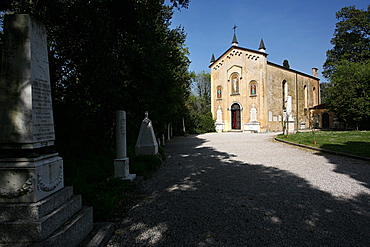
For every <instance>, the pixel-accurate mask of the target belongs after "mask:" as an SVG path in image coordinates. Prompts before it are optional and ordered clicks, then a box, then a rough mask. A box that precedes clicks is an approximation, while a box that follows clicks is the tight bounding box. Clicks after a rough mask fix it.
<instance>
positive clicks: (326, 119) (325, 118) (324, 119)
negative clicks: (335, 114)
mask: <svg viewBox="0 0 370 247" xmlns="http://www.w3.org/2000/svg"><path fill="white" fill-rule="evenodd" d="M321 124H322V128H323V129H329V113H327V112H324V113H323V114H322V123H321Z"/></svg>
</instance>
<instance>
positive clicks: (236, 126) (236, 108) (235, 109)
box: [231, 103, 241, 130]
mask: <svg viewBox="0 0 370 247" xmlns="http://www.w3.org/2000/svg"><path fill="white" fill-rule="evenodd" d="M240 110H241V107H240V105H239V104H238V103H234V104H232V105H231V129H233V130H240V129H241V124H240V122H241V119H240V115H241V114H240Z"/></svg>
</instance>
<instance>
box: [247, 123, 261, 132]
mask: <svg viewBox="0 0 370 247" xmlns="http://www.w3.org/2000/svg"><path fill="white" fill-rule="evenodd" d="M244 132H247V133H258V132H261V124H260V123H259V122H249V123H245V124H244Z"/></svg>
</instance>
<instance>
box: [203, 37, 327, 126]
mask: <svg viewBox="0 0 370 247" xmlns="http://www.w3.org/2000/svg"><path fill="white" fill-rule="evenodd" d="M267 55H268V54H267V53H266V48H265V45H264V42H263V40H262V39H261V43H260V47H259V49H258V50H252V49H247V48H242V47H239V46H238V41H237V39H236V36H235V34H234V38H233V42H232V46H231V47H230V48H229V49H228V50H227V51H225V52H224V53H223V54H222V55H221V56H220V57H218V58H217V59H215V57H214V55H212V59H211V65H210V66H209V67H210V70H211V111H212V115H213V118H214V119H215V120H216V123H215V124H216V130H217V131H218V132H222V131H233V130H235V131H244V132H266V131H282V130H284V131H287V133H292V132H294V131H296V130H298V129H305V128H309V125H310V122H312V121H311V117H310V108H312V107H314V106H316V105H318V104H319V103H320V82H319V79H318V78H317V77H318V70H317V69H316V68H313V69H312V74H311V75H308V74H305V73H302V72H299V71H296V70H293V69H290V68H289V67H288V66H281V65H278V64H275V63H272V62H270V61H268V60H267Z"/></svg>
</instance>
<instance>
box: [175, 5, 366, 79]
mask: <svg viewBox="0 0 370 247" xmlns="http://www.w3.org/2000/svg"><path fill="white" fill-rule="evenodd" d="M368 4H370V2H369V1H366V0H320V1H319V0H306V1H300V0H263V1H256V0H253V1H252V0H191V2H190V4H189V8H188V9H181V10H180V11H179V10H175V14H174V16H173V18H172V27H176V26H180V25H181V26H183V27H184V29H185V32H186V33H187V38H186V46H187V47H188V48H189V51H190V55H189V58H190V60H191V61H192V63H191V65H190V70H191V71H195V72H197V73H198V72H201V71H202V70H204V71H207V72H209V68H208V66H209V62H210V59H211V56H212V54H213V53H214V54H215V57H216V59H217V58H218V57H219V56H220V55H222V53H224V52H225V51H226V50H227V49H228V48H230V46H231V41H232V38H233V29H232V28H233V26H234V25H236V26H237V29H236V35H237V38H238V42H239V46H241V47H244V48H249V49H253V50H258V47H259V43H260V40H261V38H263V40H264V43H265V45H266V53H268V54H269V55H268V57H267V59H268V60H269V61H270V62H273V63H277V64H280V65H282V63H283V60H285V59H287V60H288V61H289V64H290V68H292V69H295V70H298V71H301V72H304V73H307V74H311V68H313V67H316V68H318V69H319V72H320V74H319V78H320V79H321V82H326V79H325V78H323V77H322V75H321V72H322V70H323V68H322V65H323V64H324V62H325V60H326V51H327V50H329V49H331V48H332V45H331V44H330V40H331V38H332V37H333V34H334V30H335V24H336V23H337V22H338V20H337V19H336V18H335V13H336V12H337V11H339V10H340V9H341V8H342V7H347V6H351V5H355V6H356V8H357V9H366V8H367V5H368Z"/></svg>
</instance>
